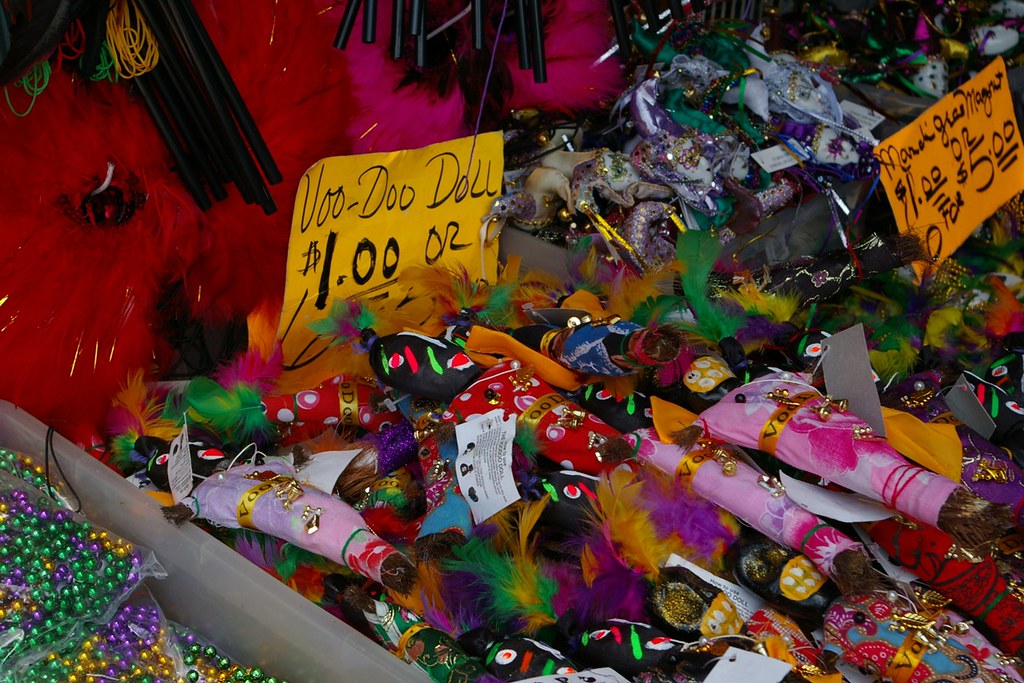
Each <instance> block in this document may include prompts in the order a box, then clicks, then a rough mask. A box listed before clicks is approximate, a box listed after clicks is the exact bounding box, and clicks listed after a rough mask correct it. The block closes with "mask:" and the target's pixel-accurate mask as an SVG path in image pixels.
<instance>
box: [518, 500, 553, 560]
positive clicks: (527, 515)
mask: <svg viewBox="0 0 1024 683" xmlns="http://www.w3.org/2000/svg"><path fill="white" fill-rule="evenodd" d="M549 500H550V496H549V495H547V494H545V495H544V497H543V498H541V499H540V500H535V501H533V502H530V503H526V504H525V505H523V506H522V507H521V508H519V556H520V557H523V558H526V557H530V558H532V557H533V548H534V545H533V530H534V528H536V526H537V522H539V521H540V516H541V515H542V514H543V513H544V508H546V507H547V505H548V501H549Z"/></svg>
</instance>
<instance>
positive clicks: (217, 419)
mask: <svg viewBox="0 0 1024 683" xmlns="http://www.w3.org/2000/svg"><path fill="white" fill-rule="evenodd" d="M163 414H164V417H165V418H167V419H169V420H175V423H176V424H178V425H179V426H180V425H181V423H182V416H183V415H187V416H188V419H189V420H190V422H192V423H198V424H200V425H203V426H204V427H206V428H207V429H209V430H210V432H211V433H212V434H214V435H215V436H216V437H217V438H218V439H219V440H221V441H223V442H224V443H227V444H235V445H237V446H239V447H241V446H245V445H248V444H249V443H252V442H254V441H255V442H256V443H257V445H261V444H266V443H268V442H269V441H270V435H271V434H272V432H273V430H274V426H273V425H272V424H271V423H270V421H269V420H267V416H266V414H265V413H264V412H263V407H262V403H261V397H260V395H259V393H257V392H256V391H255V390H254V389H253V388H252V387H250V386H246V385H237V386H235V387H234V389H233V390H230V391H229V390H227V389H225V388H224V387H222V386H221V385H219V384H217V383H216V382H215V381H213V380H212V379H210V378H208V377H196V378H194V379H192V380H190V381H189V383H188V384H187V385H185V388H184V389H183V390H182V391H181V392H179V393H177V394H171V395H170V396H168V400H167V403H166V405H165V406H164V413H163Z"/></svg>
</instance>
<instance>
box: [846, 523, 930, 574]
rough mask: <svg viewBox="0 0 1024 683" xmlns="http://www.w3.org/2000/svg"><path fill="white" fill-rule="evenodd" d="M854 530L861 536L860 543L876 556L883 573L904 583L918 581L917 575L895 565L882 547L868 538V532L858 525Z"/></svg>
mask: <svg viewBox="0 0 1024 683" xmlns="http://www.w3.org/2000/svg"><path fill="white" fill-rule="evenodd" d="M853 529H854V531H856V532H857V535H858V536H860V541H861V543H863V544H864V547H865V548H867V549H868V550H869V551H870V552H871V554H872V555H874V556H875V559H876V560H878V564H879V566H881V567H882V571H884V572H885V573H886V574H887V575H888V576H889V577H890V578H893V579H895V580H896V581H900V582H902V583H910V582H911V581H917V576H916V575H915V574H912V573H911V572H909V571H908V570H906V569H904V568H903V567H899V566H897V565H895V564H893V561H892V560H890V559H889V555H887V554H886V552H885V551H884V550H882V547H881V546H880V545H878V544H877V543H875V542H874V541H873V540H871V537H870V536H868V534H867V532H866V531H864V530H863V529H861V528H860V527H859V526H856V525H854V527H853Z"/></svg>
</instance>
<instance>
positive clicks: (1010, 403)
mask: <svg viewBox="0 0 1024 683" xmlns="http://www.w3.org/2000/svg"><path fill="white" fill-rule="evenodd" d="M1006 407H1007V408H1009V409H1010V410H1012V411H1013V412H1015V413H1017V414H1018V415H1024V408H1021V407H1020V404H1019V403H1017V402H1016V401H1007V402H1006Z"/></svg>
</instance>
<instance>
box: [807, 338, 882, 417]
mask: <svg viewBox="0 0 1024 683" xmlns="http://www.w3.org/2000/svg"><path fill="white" fill-rule="evenodd" d="M821 345H822V352H821V364H822V371H823V372H824V374H825V387H826V388H827V389H828V393H829V394H831V395H832V396H833V397H834V398H836V399H843V398H845V399H846V400H847V401H848V402H849V406H850V412H852V413H853V414H854V415H856V416H857V417H859V418H860V419H862V420H864V421H865V422H867V423H868V424H869V425H871V428H872V429H874V430H875V433H876V434H878V435H879V436H885V422H884V421H883V420H882V403H881V401H879V399H878V390H877V389H876V388H875V381H874V379H873V377H874V371H873V370H872V369H871V360H870V358H869V356H868V345H867V341H866V339H865V337H864V325H862V324H857V325H854V326H853V327H848V328H846V329H845V330H843V331H842V332H839V333H838V334H834V335H832V336H831V337H829V338H828V339H824V340H822V342H821Z"/></svg>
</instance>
